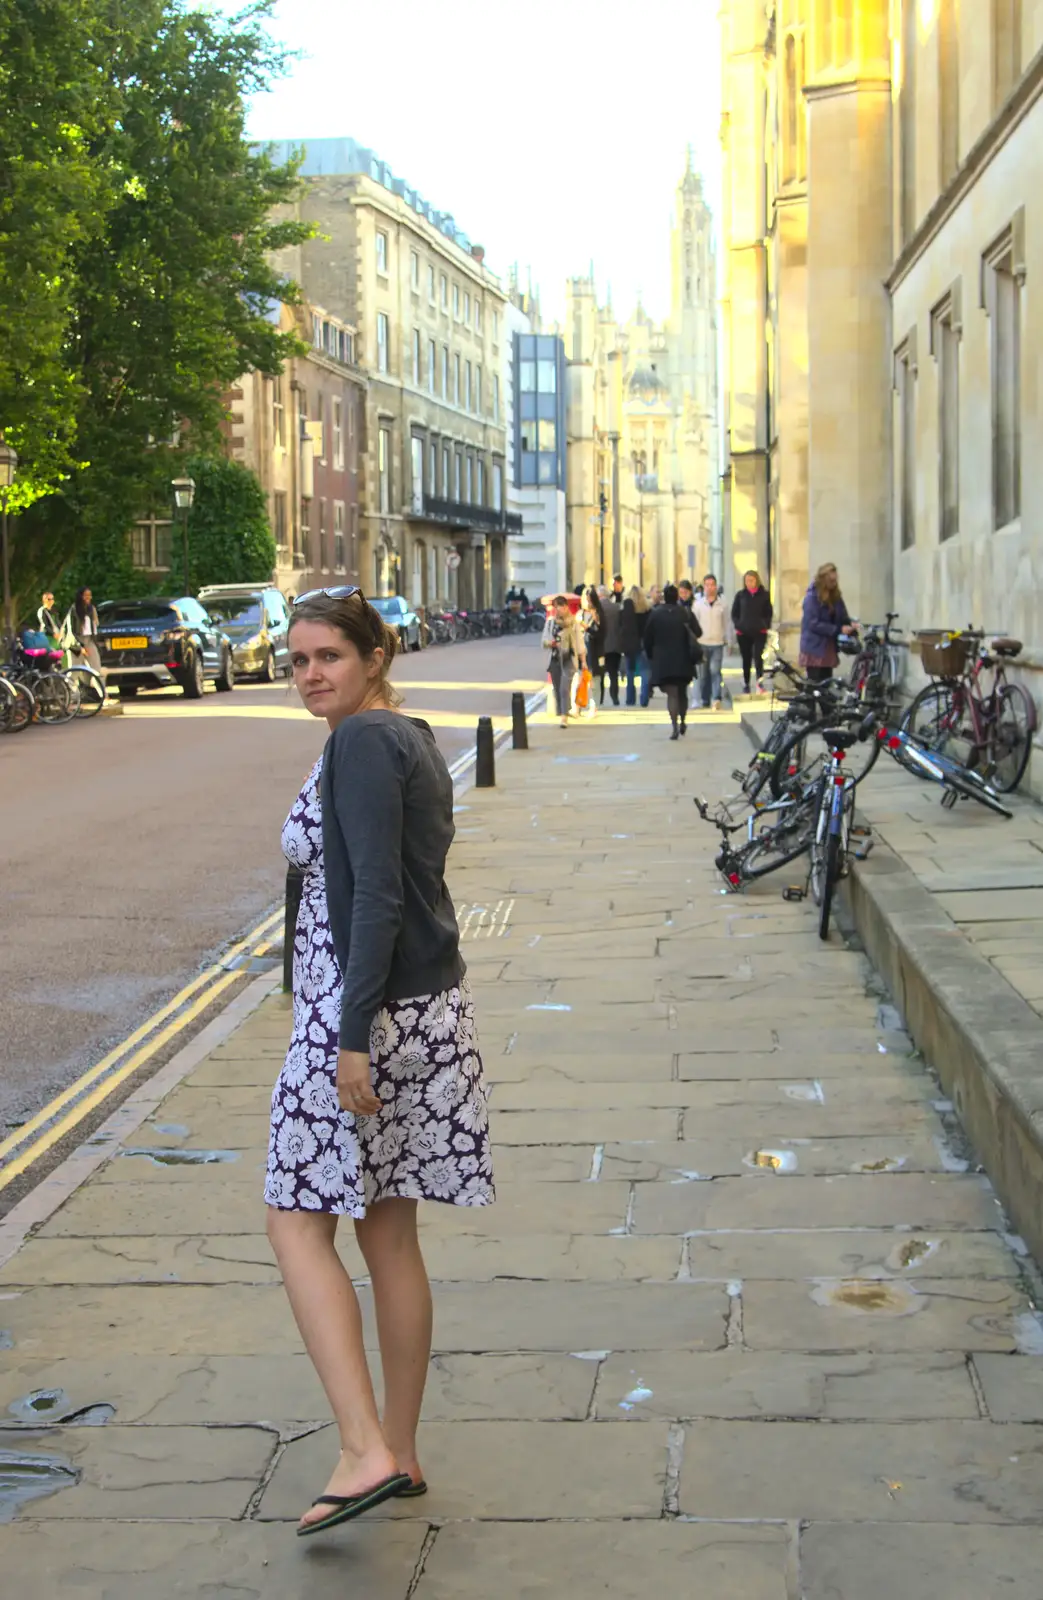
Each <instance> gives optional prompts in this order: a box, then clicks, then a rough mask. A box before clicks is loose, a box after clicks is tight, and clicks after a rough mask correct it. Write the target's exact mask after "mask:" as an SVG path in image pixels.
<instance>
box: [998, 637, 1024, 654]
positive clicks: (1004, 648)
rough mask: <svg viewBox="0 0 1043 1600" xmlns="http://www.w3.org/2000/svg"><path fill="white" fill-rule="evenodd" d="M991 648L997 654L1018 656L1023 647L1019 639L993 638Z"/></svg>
mask: <svg viewBox="0 0 1043 1600" xmlns="http://www.w3.org/2000/svg"><path fill="white" fill-rule="evenodd" d="M992 648H993V650H994V651H995V652H996V654H997V655H998V656H1020V654H1021V651H1022V648H1023V647H1022V643H1021V640H1020V639H993V641H992Z"/></svg>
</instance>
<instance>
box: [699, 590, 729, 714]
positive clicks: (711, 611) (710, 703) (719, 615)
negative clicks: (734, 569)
mask: <svg viewBox="0 0 1043 1600" xmlns="http://www.w3.org/2000/svg"><path fill="white" fill-rule="evenodd" d="M692 614H693V615H694V616H695V618H696V620H697V621H698V623H699V627H700V628H701V629H702V662H701V664H700V667H699V698H700V701H701V703H702V705H703V707H704V709H705V708H709V709H711V710H713V711H720V709H721V663H722V661H723V659H724V647H725V645H726V644H727V642H728V611H727V608H726V606H725V603H724V598H723V596H722V595H721V594H720V592H719V591H718V588H717V579H716V578H715V577H714V575H713V573H712V572H708V573H707V574H706V576H705V578H704V579H703V592H702V594H701V595H700V596H699V597H698V598H697V599H696V600H695V602H694V603H693V605H692Z"/></svg>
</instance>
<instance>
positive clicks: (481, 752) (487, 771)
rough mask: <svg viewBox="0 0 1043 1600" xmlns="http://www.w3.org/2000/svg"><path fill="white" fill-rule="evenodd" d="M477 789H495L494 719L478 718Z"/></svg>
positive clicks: (475, 776) (475, 783)
mask: <svg viewBox="0 0 1043 1600" xmlns="http://www.w3.org/2000/svg"><path fill="white" fill-rule="evenodd" d="M474 786H475V788H476V789H495V787H496V757H495V756H494V754H493V719H492V717H479V718H478V744H477V759H476V761H475V766H474Z"/></svg>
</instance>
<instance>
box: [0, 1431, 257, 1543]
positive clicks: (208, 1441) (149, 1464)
mask: <svg viewBox="0 0 1043 1600" xmlns="http://www.w3.org/2000/svg"><path fill="white" fill-rule="evenodd" d="M277 1443H278V1437H277V1435H276V1434H275V1433H274V1432H273V1431H271V1430H268V1429H264V1428H209V1429H205V1430H204V1429H202V1428H185V1427H175V1428H124V1427H120V1426H119V1425H117V1424H114V1423H109V1425H108V1426H107V1427H101V1428H76V1427H68V1428H48V1429H47V1430H45V1431H40V1432H37V1433H32V1432H22V1433H17V1434H15V1433H12V1432H9V1431H3V1432H0V1450H8V1451H10V1450H12V1449H16V1450H18V1451H19V1452H27V1453H31V1454H34V1455H36V1456H38V1457H42V1458H44V1459H45V1460H46V1459H47V1458H49V1457H53V1458H56V1459H57V1460H59V1461H62V1462H68V1463H70V1464H71V1465H72V1467H73V1468H74V1469H75V1471H76V1472H77V1473H79V1475H80V1476H79V1481H78V1482H77V1483H74V1484H73V1485H72V1486H71V1487H68V1488H63V1489H61V1491H60V1492H59V1493H56V1494H51V1495H47V1496H45V1497H41V1498H40V1499H36V1500H31V1501H30V1502H29V1503H28V1504H27V1505H25V1506H23V1508H22V1513H21V1514H22V1517H23V1518H24V1519H25V1520H26V1521H30V1520H31V1521H34V1522H40V1521H44V1522H49V1521H51V1520H52V1518H66V1517H72V1518H77V1519H79V1518H88V1517H89V1518H99V1519H102V1520H109V1519H112V1520H116V1519H124V1518H136V1517H148V1518H154V1519H156V1520H158V1521H173V1522H181V1521H185V1520H188V1521H192V1520H195V1519H200V1518H207V1519H216V1520H218V1521H222V1522H226V1521H229V1520H232V1519H234V1518H237V1517H241V1516H242V1515H243V1514H244V1512H245V1511H246V1508H247V1505H248V1504H249V1502H250V1499H251V1497H252V1495H253V1492H254V1489H255V1488H256V1486H257V1482H258V1480H259V1478H260V1477H261V1475H262V1474H263V1473H264V1471H265V1468H266V1467H267V1465H268V1462H269V1461H270V1460H271V1458H272V1456H273V1455H274V1453H275V1448H276V1445H277Z"/></svg>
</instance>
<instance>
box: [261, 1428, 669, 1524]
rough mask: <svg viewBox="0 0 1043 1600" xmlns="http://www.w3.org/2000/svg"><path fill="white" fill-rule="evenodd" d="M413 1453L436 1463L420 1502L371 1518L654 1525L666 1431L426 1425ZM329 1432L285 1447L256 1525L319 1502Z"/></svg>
mask: <svg viewBox="0 0 1043 1600" xmlns="http://www.w3.org/2000/svg"><path fill="white" fill-rule="evenodd" d="M419 1448H420V1450H421V1452H422V1453H424V1454H425V1456H426V1458H427V1459H428V1460H430V1461H433V1462H437V1463H438V1470H437V1473H436V1472H434V1471H432V1472H431V1476H430V1479H429V1486H430V1493H429V1494H427V1495H425V1497H424V1499H423V1501H415V1500H413V1501H403V1500H399V1501H389V1502H387V1503H386V1504H385V1505H383V1506H381V1507H379V1509H378V1510H377V1511H376V1512H375V1513H374V1516H375V1517H377V1518H381V1517H388V1518H391V1519H392V1520H395V1521H398V1520H400V1519H417V1518H419V1519H420V1520H421V1521H422V1522H424V1523H427V1522H428V1521H429V1520H431V1519H433V1518H438V1519H442V1518H452V1519H457V1518H468V1519H469V1518H472V1517H480V1518H482V1519H483V1520H486V1519H492V1520H494V1521H495V1520H497V1519H500V1518H509V1519H511V1520H522V1521H541V1522H542V1521H545V1520H546V1521H557V1520H560V1519H563V1518H570V1519H572V1518H577V1517H582V1518H587V1517H589V1518H594V1519H597V1520H599V1521H602V1520H614V1519H618V1518H629V1517H647V1518H652V1519H658V1518H659V1516H660V1515H661V1513H662V1509H663V1496H664V1489H665V1484H666V1467H667V1429H666V1426H665V1424H663V1423H660V1422H649V1423H646V1424H645V1425H644V1426H640V1425H638V1426H633V1427H632V1426H630V1425H628V1424H624V1423H620V1424H618V1425H613V1424H610V1423H606V1424H604V1425H603V1426H600V1427H597V1428H593V1427H591V1428H585V1427H582V1426H577V1425H575V1424H572V1423H564V1422H562V1423H553V1422H467V1423H463V1422H461V1423H439V1422H432V1423H430V1424H429V1425H427V1426H426V1427H425V1426H423V1425H422V1426H421V1432H420V1439H419ZM336 1455H337V1435H336V1432H335V1430H333V1429H332V1428H324V1429H323V1430H322V1431H321V1432H319V1433H313V1434H309V1435H308V1437H307V1438H305V1439H297V1440H295V1441H294V1442H293V1443H291V1444H290V1445H288V1446H287V1448H286V1451H285V1453H284V1454H283V1456H282V1457H281V1459H280V1461H279V1464H278V1466H277V1467H276V1469H275V1472H274V1474H273V1475H272V1480H271V1483H270V1484H269V1486H268V1488H267V1489H266V1491H265V1494H264V1498H263V1499H262V1501H261V1506H260V1517H261V1519H262V1520H272V1521H275V1520H287V1521H289V1520H292V1521H296V1520H297V1518H298V1517H299V1516H300V1512H301V1507H302V1506H304V1505H306V1504H308V1503H309V1502H310V1501H311V1500H312V1499H313V1498H314V1497H315V1495H316V1494H318V1493H319V1492H320V1491H321V1489H322V1487H323V1484H324V1483H325V1482H326V1480H327V1478H328V1476H329V1473H330V1469H331V1467H332V1465H333V1463H334V1461H335V1460H336Z"/></svg>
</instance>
